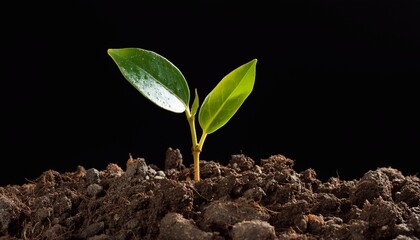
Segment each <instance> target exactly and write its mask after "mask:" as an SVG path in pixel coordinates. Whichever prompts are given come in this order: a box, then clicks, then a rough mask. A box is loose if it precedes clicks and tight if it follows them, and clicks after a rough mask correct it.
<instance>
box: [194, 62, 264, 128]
mask: <svg viewBox="0 0 420 240" xmlns="http://www.w3.org/2000/svg"><path fill="white" fill-rule="evenodd" d="M256 64H257V59H253V60H251V61H249V62H248V63H245V64H243V65H242V66H240V67H238V68H236V69H235V70H233V71H232V72H230V73H229V74H228V75H226V76H225V77H224V78H223V79H222V80H221V81H220V82H219V83H218V84H217V86H216V87H215V88H214V89H213V90H212V91H211V92H210V93H209V95H207V97H206V98H205V99H204V101H203V104H202V106H201V108H200V111H199V113H198V121H199V123H200V126H201V128H202V129H203V133H207V134H210V133H212V132H214V131H216V130H217V129H219V128H221V127H222V126H223V125H225V124H226V123H227V122H228V121H229V119H230V118H231V117H232V116H233V115H234V114H235V113H236V111H237V110H238V109H239V107H240V106H241V105H242V103H243V102H244V101H245V99H246V98H247V97H248V96H249V94H250V93H251V91H252V88H253V86H254V82H255V72H256Z"/></svg>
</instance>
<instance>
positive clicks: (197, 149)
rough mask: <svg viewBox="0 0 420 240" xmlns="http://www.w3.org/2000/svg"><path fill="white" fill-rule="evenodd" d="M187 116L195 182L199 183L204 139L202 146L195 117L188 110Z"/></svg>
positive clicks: (186, 111)
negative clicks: (196, 128) (198, 138)
mask: <svg viewBox="0 0 420 240" xmlns="http://www.w3.org/2000/svg"><path fill="white" fill-rule="evenodd" d="M185 115H186V116H187V120H188V124H189V126H190V132H191V140H192V147H191V151H192V155H193V158H194V181H196V182H198V181H200V153H201V149H202V147H203V142H204V141H203V137H201V139H200V144H199V143H198V142H197V131H196V130H195V115H192V114H191V112H190V110H189V109H188V108H187V109H186V110H185Z"/></svg>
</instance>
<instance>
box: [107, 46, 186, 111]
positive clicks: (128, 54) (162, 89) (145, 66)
mask: <svg viewBox="0 0 420 240" xmlns="http://www.w3.org/2000/svg"><path fill="white" fill-rule="evenodd" d="M108 54H109V55H110V56H111V58H112V59H113V60H114V62H115V63H116V64H117V66H118V67H119V69H120V71H121V73H122V74H123V75H124V77H125V78H126V79H127V80H128V81H129V82H130V83H131V85H133V86H134V87H135V88H136V89H137V90H138V91H139V92H140V93H141V94H143V96H145V97H146V98H147V99H149V100H150V101H152V102H153V103H155V104H156V105H158V106H159V107H161V108H163V109H166V110H169V111H172V112H176V113H182V112H184V111H185V109H186V107H188V105H189V100H190V90H189V88H188V84H187V81H186V80H185V78H184V76H183V75H182V73H181V71H179V70H178V68H177V67H175V65H173V64H172V63H171V62H169V61H168V60H167V59H166V58H164V57H162V56H161V55H159V54H157V53H155V52H152V51H148V50H144V49H140V48H121V49H108Z"/></svg>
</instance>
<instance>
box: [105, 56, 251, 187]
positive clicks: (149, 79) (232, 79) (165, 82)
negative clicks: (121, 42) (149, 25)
mask: <svg viewBox="0 0 420 240" xmlns="http://www.w3.org/2000/svg"><path fill="white" fill-rule="evenodd" d="M108 54H109V55H110V56H111V58H112V59H113V60H114V62H115V63H116V64H117V66H118V68H119V69H120V71H121V73H122V74H123V76H124V77H125V78H126V79H127V80H128V81H129V82H130V83H131V85H133V86H134V87H135V88H136V89H137V90H138V91H139V92H140V93H141V94H143V96H145V97H146V98H147V99H149V100H150V101H152V102H153V103H155V104H156V105H157V106H159V107H161V108H163V109H166V110H168V111H171V112H175V113H182V112H185V115H186V117H187V120H188V124H189V126H190V131H191V138H192V155H193V158H194V180H195V181H200V164H199V162H200V153H201V150H202V148H203V144H204V141H205V139H206V137H207V135H208V134H210V133H213V132H215V131H216V130H218V129H219V128H221V127H222V126H223V125H225V124H226V123H227V122H228V121H229V120H230V118H231V117H232V116H233V115H234V114H235V113H236V111H237V110H238V109H239V107H240V106H241V105H242V103H243V102H244V101H245V99H246V98H247V97H248V96H249V94H250V93H251V91H252V88H253V86H254V82H255V72H256V64H257V59H253V60H251V61H249V62H247V63H245V64H243V65H241V66H239V67H238V68H236V69H235V70H233V71H232V72H230V73H229V74H228V75H226V76H225V77H224V78H223V79H222V80H221V81H220V82H219V83H218V84H217V86H216V87H215V88H214V89H213V90H212V91H211V92H210V93H209V94H208V95H207V96H206V98H205V99H204V101H203V104H202V105H201V107H200V110H199V111H198V109H199V99H198V93H197V89H195V97H194V101H193V103H192V105H191V109H190V89H189V88H188V84H187V81H186V80H185V78H184V76H183V75H182V73H181V71H180V70H179V69H178V68H177V67H176V66H175V65H173V64H172V63H171V62H170V61H169V60H167V59H166V58H164V57H163V56H161V55H159V54H157V53H155V52H153V51H149V50H145V49H140V48H120V49H108ZM197 111H198V122H199V124H200V127H201V129H202V132H201V137H200V139H199V140H198V138H197V131H196V128H195V115H196V114H197Z"/></svg>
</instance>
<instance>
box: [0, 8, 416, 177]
mask: <svg viewBox="0 0 420 240" xmlns="http://www.w3.org/2000/svg"><path fill="white" fill-rule="evenodd" d="M226 2H227V1H204V0H201V1H199V0H197V1H189V2H179V3H175V1H172V2H171V3H164V2H163V1H126V0H124V1H114V2H110V1H77V0H76V1H56V2H54V3H48V4H43V3H39V2H38V1H31V2H28V3H26V2H17V1H15V2H14V3H8V4H6V5H5V6H4V7H2V10H3V12H4V13H5V14H2V17H1V18H2V23H1V24H2V26H3V27H2V37H1V38H2V40H1V41H2V43H3V44H2V58H3V59H2V64H1V66H2V72H1V75H2V77H1V80H2V83H1V84H2V87H1V92H2V94H1V119H2V127H1V138H2V139H1V156H0V158H1V161H2V165H1V168H0V181H1V184H2V185H4V184H21V183H25V182H27V181H28V180H29V181H30V180H34V179H35V178H36V177H38V176H39V175H40V174H41V173H42V172H43V171H46V170H49V169H54V170H56V171H59V172H67V171H74V170H75V169H76V167H77V165H83V166H84V167H85V168H91V167H94V168H97V169H103V168H105V167H106V165H107V164H109V163H117V164H119V165H120V166H122V167H124V166H125V162H126V160H127V159H128V156H129V154H132V155H133V157H143V158H145V159H146V161H147V162H148V163H154V164H156V165H158V166H161V167H162V166H163V160H164V158H165V151H166V149H167V148H168V147H172V148H179V149H180V150H181V152H182V154H183V156H184V163H185V164H187V165H189V164H191V163H192V156H191V154H190V148H191V139H190V133H189V129H188V124H187V121H186V118H185V116H184V115H183V114H175V113H171V112H167V111H165V110H163V109H160V108H158V107H156V106H155V105H154V104H152V103H151V102H149V101H148V100H146V99H145V98H144V97H143V96H142V95H141V94H140V93H138V92H137V91H136V90H135V89H134V88H133V87H132V86H131V85H130V84H129V83H128V82H127V81H126V80H125V79H124V78H123V76H122V75H121V73H120V72H119V70H118V68H117V67H116V65H115V64H114V62H113V61H112V59H111V58H110V57H109V56H108V55H107V52H106V51H107V49H108V48H123V47H139V48H144V49H148V50H152V51H155V52H157V53H159V54H161V55H163V56H165V57H166V58H168V59H169V60H170V61H171V62H172V63H174V64H175V65H176V66H177V67H178V68H179V69H180V70H181V71H182V73H183V74H184V76H185V77H186V79H187V81H188V83H189V86H190V89H194V88H197V89H198V92H199V95H200V96H201V99H204V97H205V95H207V93H208V92H210V91H211V89H212V88H213V87H214V86H215V85H216V84H217V83H218V82H219V81H220V80H221V79H222V77H223V76H225V75H226V74H227V73H229V72H230V71H231V70H233V69H234V68H236V67H238V66H239V65H241V64H243V63H245V62H248V61H249V60H251V59H253V58H257V59H258V63H257V77H256V83H255V87H254V90H253V92H252V93H251V95H250V96H249V98H248V99H247V100H246V101H245V103H244V104H243V105H242V107H241V108H240V109H239V111H238V112H237V113H236V115H234V116H233V118H232V119H231V120H230V121H229V122H228V123H227V124H226V125H225V126H224V127H222V128H221V129H219V130H218V131H216V132H215V133H212V134H210V135H209V136H208V137H207V139H206V142H205V144H204V148H203V153H202V155H201V156H202V159H206V160H215V161H218V162H220V163H227V161H228V160H229V159H230V156H231V155H232V154H239V153H243V154H245V155H248V156H250V157H251V158H253V159H254V160H256V161H257V163H258V162H259V160H260V159H261V158H268V157H269V156H270V155H273V154H283V155H286V156H287V157H289V158H292V159H294V160H296V162H295V167H296V170H298V171H300V170H304V169H307V168H314V169H315V170H316V172H317V173H318V177H319V178H320V179H322V180H327V179H328V178H329V177H331V176H340V177H341V178H342V179H351V178H359V177H361V176H362V174H363V173H364V172H366V171H368V170H372V169H376V168H377V167H382V166H392V167H395V168H398V169H400V170H401V171H403V173H404V174H417V173H418V170H419V168H418V161H419V157H418V150H419V134H420V130H419V126H418V121H419V117H418V116H417V114H418V109H419V108H418V101H419V88H418V87H417V83H418V80H419V77H420V55H419V53H420V42H419V41H420V33H419V28H418V26H419V23H420V2H418V1H414V0H398V1H391V0H387V1H335V0H334V1H329V0H310V1H309V0H286V1H270V2H269V3H265V2H263V1H257V2H241V3H237V4H234V3H232V2H230V4H228V5H226Z"/></svg>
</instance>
